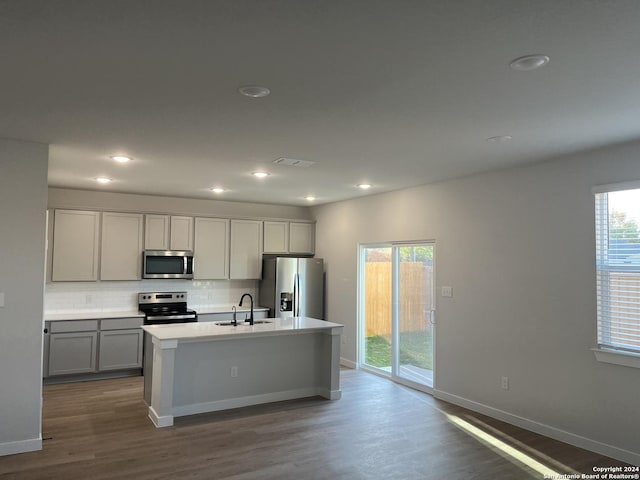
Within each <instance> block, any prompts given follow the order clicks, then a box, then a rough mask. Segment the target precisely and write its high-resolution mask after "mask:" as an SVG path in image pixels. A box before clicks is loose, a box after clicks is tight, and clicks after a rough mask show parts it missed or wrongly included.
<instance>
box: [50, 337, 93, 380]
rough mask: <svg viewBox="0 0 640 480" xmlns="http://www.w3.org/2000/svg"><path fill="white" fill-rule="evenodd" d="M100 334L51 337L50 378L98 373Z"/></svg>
mask: <svg viewBox="0 0 640 480" xmlns="http://www.w3.org/2000/svg"><path fill="white" fill-rule="evenodd" d="M97 347H98V332H96V331H93V332H75V333H54V334H51V335H49V376H52V375H70V374H74V373H76V374H77V373H93V372H95V371H96V352H97V351H98V350H97Z"/></svg>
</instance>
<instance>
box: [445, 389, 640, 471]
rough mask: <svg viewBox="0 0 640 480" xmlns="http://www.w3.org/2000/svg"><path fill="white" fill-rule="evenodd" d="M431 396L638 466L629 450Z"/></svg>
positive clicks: (460, 400) (469, 403)
mask: <svg viewBox="0 0 640 480" xmlns="http://www.w3.org/2000/svg"><path fill="white" fill-rule="evenodd" d="M433 396H434V397H436V398H439V399H440V400H444V401H446V402H449V403H453V404H455V405H459V406H461V407H464V408H467V409H469V410H472V411H474V412H478V413H481V414H483V415H486V416H488V417H492V418H495V419H498V420H501V421H503V422H506V423H509V424H511V425H515V426H517V427H521V428H524V429H525V430H529V431H531V432H535V433H539V434H540V435H544V436H545V437H550V438H553V439H555V440H559V441H561V442H564V443H568V444H570V445H573V446H575V447H579V448H584V449H585V450H591V451H592V452H595V453H599V454H601V455H606V456H607V457H611V458H615V459H616V460H620V461H622V462H627V463H630V464H631V465H640V453H636V452H631V451H629V450H625V449H622V448H618V447H614V446H613V445H608V444H606V443H602V442H598V441H596V440H592V439H590V438H586V437H582V436H580V435H576V434H573V433H570V432H566V431H564V430H560V429H559V428H556V427H551V426H549V425H545V424H543V423H539V422H536V421H533V420H529V419H528V418H524V417H520V416H518V415H514V414H512V413H509V412H505V411H504V410H499V409H497V408H494V407H490V406H488V405H484V404H482V403H478V402H474V401H473V400H468V399H466V398H463V397H459V396H457V395H453V394H450V393H447V392H443V391H442V390H434V391H433Z"/></svg>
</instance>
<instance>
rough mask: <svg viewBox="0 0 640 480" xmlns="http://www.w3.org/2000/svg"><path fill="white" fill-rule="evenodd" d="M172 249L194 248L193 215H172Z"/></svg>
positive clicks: (170, 246) (170, 244) (170, 243)
mask: <svg viewBox="0 0 640 480" xmlns="http://www.w3.org/2000/svg"><path fill="white" fill-rule="evenodd" d="M170 238H171V241H170V242H169V249H170V250H193V217H173V216H172V217H171V236H170Z"/></svg>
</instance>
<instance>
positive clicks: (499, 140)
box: [486, 135, 513, 143]
mask: <svg viewBox="0 0 640 480" xmlns="http://www.w3.org/2000/svg"><path fill="white" fill-rule="evenodd" d="M486 140H487V142H489V143H504V142H508V141H509V140H513V137H512V136H511V135H498V136H496V137H489V138H487V139H486Z"/></svg>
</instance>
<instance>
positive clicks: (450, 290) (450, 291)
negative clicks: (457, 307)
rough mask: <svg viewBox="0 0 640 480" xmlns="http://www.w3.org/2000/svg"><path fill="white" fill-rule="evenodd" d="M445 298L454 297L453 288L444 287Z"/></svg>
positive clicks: (443, 294)
mask: <svg viewBox="0 0 640 480" xmlns="http://www.w3.org/2000/svg"><path fill="white" fill-rule="evenodd" d="M442 296H443V297H453V287H442Z"/></svg>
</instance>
